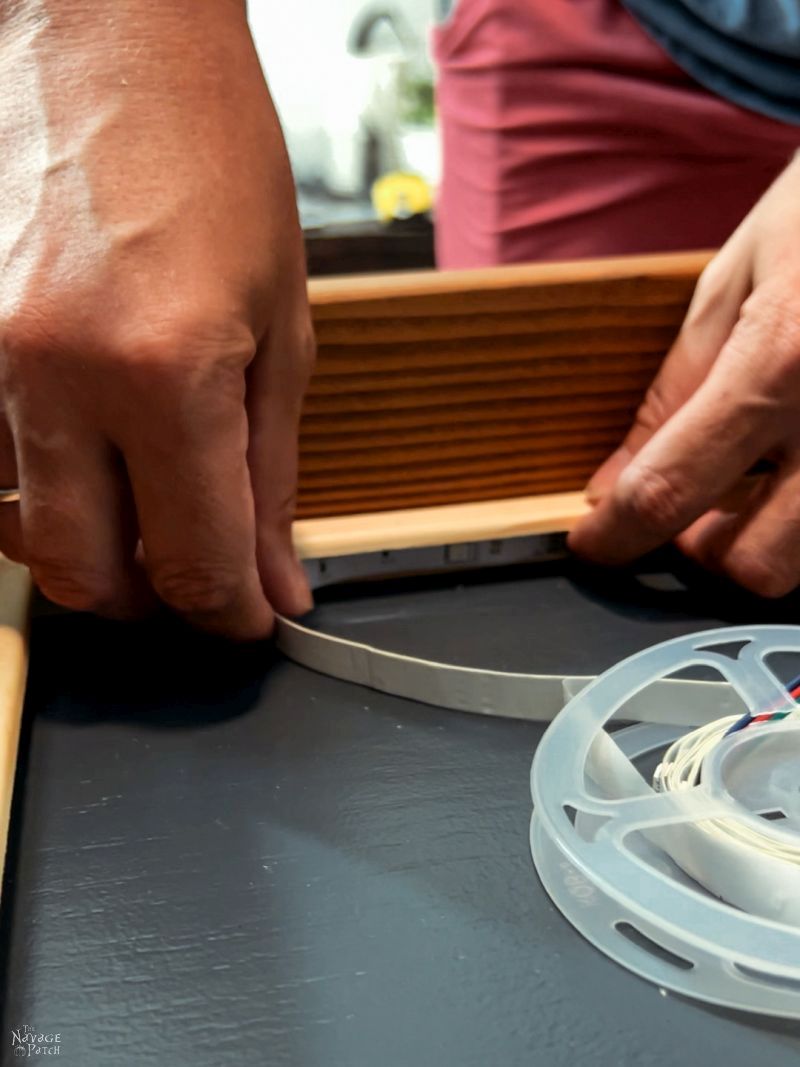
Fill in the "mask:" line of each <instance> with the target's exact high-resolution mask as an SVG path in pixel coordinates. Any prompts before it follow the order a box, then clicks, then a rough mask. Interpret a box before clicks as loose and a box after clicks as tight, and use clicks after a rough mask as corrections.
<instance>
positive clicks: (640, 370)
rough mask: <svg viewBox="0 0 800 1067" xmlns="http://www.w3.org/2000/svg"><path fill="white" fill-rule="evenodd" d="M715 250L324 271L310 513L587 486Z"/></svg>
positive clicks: (305, 474) (316, 301)
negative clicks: (339, 273) (363, 272)
mask: <svg viewBox="0 0 800 1067" xmlns="http://www.w3.org/2000/svg"><path fill="white" fill-rule="evenodd" d="M708 258H709V254H708V253H703V252H699V253H691V254H679V255H667V256H647V257H635V258H623V259H615V260H597V261H582V262H578V263H564V264H544V265H536V266H522V267H499V268H492V269H488V270H480V271H465V272H435V271H423V272H418V273H412V274H394V275H375V276H365V277H349V278H331V279H316V280H312V281H311V282H310V283H309V293H310V297H311V305H312V311H313V316H314V323H315V329H316V334H317V341H318V345H319V356H318V363H317V368H316V372H315V374H314V376H313V379H312V382H311V386H310V389H309V391H308V395H307V398H306V403H305V408H304V414H303V419H302V425H301V435H300V493H299V507H298V516H299V517H300V518H308V517H311V516H320V515H335V514H347V513H358V512H372V511H384V510H391V509H394V508H415V507H426V506H432V505H437V504H450V503H458V502H462V501H474V500H490V499H498V498H502V497H517V496H526V495H529V494H538V493H554V492H564V491H568V490H576V489H579V488H581V487H582V486H583V485H584V483H585V481H586V479H587V478H588V476H589V475H590V474H591V472H592V471H593V470H594V469H595V467H596V466H597V465H598V464H599V463H600V462H601V461H602V459H603V458H604V457H605V456H606V455H607V454H608V453H609V452H610V451H611V450H612V449H613V447H614V446H615V445H616V444H617V443H618V441H619V440H620V438H621V437H622V435H623V434H624V432H625V430H626V428H627V427H628V425H629V423H630V420H631V417H632V416H633V413H634V412H635V410H636V407H637V405H638V403H639V401H640V400H641V398H642V395H643V393H644V391H645V390H646V388H647V386H648V384H649V383H650V381H651V380H652V377H653V374H654V373H655V371H656V369H657V367H658V365H659V363H660V362H661V360H662V359H663V357H664V354H665V352H666V351H667V349H668V348H669V345H670V343H671V341H672V340H673V338H674V337H675V334H676V332H677V330H678V328H679V327H680V324H681V322H682V319H683V316H684V313H685V311H686V307H687V305H688V302H689V300H690V298H691V294H692V291H693V288H694V285H695V282H696V280H697V277H698V274H699V272H700V271H701V270H702V268H703V266H704V265H705V263H706V262H707V261H708Z"/></svg>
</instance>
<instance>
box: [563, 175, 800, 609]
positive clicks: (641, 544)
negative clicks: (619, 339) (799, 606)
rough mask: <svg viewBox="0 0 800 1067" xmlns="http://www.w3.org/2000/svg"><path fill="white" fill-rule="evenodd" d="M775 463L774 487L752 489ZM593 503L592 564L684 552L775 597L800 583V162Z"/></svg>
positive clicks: (602, 474) (696, 310)
mask: <svg viewBox="0 0 800 1067" xmlns="http://www.w3.org/2000/svg"><path fill="white" fill-rule="evenodd" d="M763 459H766V460H769V461H771V463H772V470H771V472H770V474H769V475H767V476H762V477H759V478H747V479H746V478H745V475H746V474H747V472H748V470H750V468H751V467H752V466H753V465H754V464H755V463H757V462H758V461H759V460H763ZM737 492H738V499H737V500H736V501H735V502H733V499H732V497H733V494H735V493H737ZM587 495H588V496H589V499H590V501H591V502H592V503H593V504H595V507H594V510H593V511H592V513H591V514H590V515H588V516H587V517H586V518H585V519H584V520H583V521H582V522H581V523H580V524H579V525H578V526H577V527H576V529H575V530H574V531H573V533H572V534H571V536H570V546H571V547H572V548H573V549H574V551H575V552H577V553H578V554H579V555H581V556H585V557H587V558H589V559H592V560H595V561H597V562H600V563H609V564H614V563H625V562H627V561H629V560H632V559H635V558H636V557H638V556H641V555H643V554H644V553H645V552H648V551H650V550H651V549H654V548H656V547H657V546H659V545H661V544H664V543H665V542H667V541H670V540H673V539H674V540H675V541H676V542H677V544H678V546H679V547H680V548H681V549H682V550H683V551H684V552H685V553H686V554H687V555H688V556H690V557H692V558H693V559H695V560H696V561H698V562H700V563H701V564H703V565H704V566H706V567H709V568H710V569H712V570H715V571H718V572H721V573H724V574H726V575H728V576H729V577H731V578H733V579H734V581H736V582H738V583H740V584H741V585H743V586H745V587H746V588H748V589H750V590H752V591H753V592H756V593H759V594H761V595H763V596H782V595H784V594H786V593H788V592H790V591H791V590H792V589H794V588H795V586H797V585H798V584H800V156H799V157H796V158H795V160H794V162H793V163H792V164H791V165H790V166H789V167H788V168H787V170H785V171H784V173H783V174H782V175H781V176H780V177H779V178H778V180H777V181H776V182H775V183H774V184H773V185H772V187H771V188H770V189H769V190H768V191H767V193H766V194H765V195H764V196H763V197H762V199H761V200H760V201H759V202H758V204H757V205H756V206H755V207H754V208H753V210H752V211H751V212H750V214H749V215H748V216H747V218H746V219H745V220H744V222H743V223H742V224H741V225H740V226H739V228H738V229H737V230H736V232H735V233H734V234H733V236H732V237H731V238H730V239H729V241H728V242H727V243H726V244H725V246H724V247H723V248H722V249H721V251H720V252H719V253H718V254H717V255H716V256H715V257H714V259H713V260H712V261H711V263H710V264H709V265H708V267H707V268H706V269H705V271H704V272H703V274H702V276H701V277H700V280H699V282H698V285H697V289H696V291H695V295H694V298H693V300H692V303H691V306H690V308H689V311H688V313H687V316H686V320H685V322H684V324H683V327H682V329H681V331H680V334H679V336H678V338H677V340H676V341H675V344H674V345H673V347H672V349H671V351H670V353H669V355H668V356H667V359H666V361H665V362H664V365H663V367H662V369H661V370H660V371H659V374H658V376H657V377H656V380H655V381H654V383H653V385H652V387H651V388H650V390H649V392H648V394H647V397H646V398H645V401H644V403H643V404H642V406H641V408H640V409H639V412H638V413H637V416H636V420H635V423H634V426H633V427H632V429H631V430H630V432H629V434H628V436H627V438H626V439H625V441H624V442H623V444H622V446H621V447H620V448H619V449H618V450H617V451H616V452H615V453H614V454H613V455H612V456H611V457H610V459H608V460H607V461H606V462H605V463H604V464H603V466H602V467H601V468H600V469H599V470H598V471H597V473H596V474H595V475H594V477H593V478H592V480H591V481H590V483H589V486H588V487H587Z"/></svg>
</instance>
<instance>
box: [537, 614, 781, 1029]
mask: <svg viewBox="0 0 800 1067" xmlns="http://www.w3.org/2000/svg"><path fill="white" fill-rule="evenodd" d="M776 653H800V627H787V626H754V627H735V628H729V629H720V630H711V631H707V632H705V633H700V634H693V635H691V636H688V637H681V638H677V639H675V640H673V641H668V642H665V643H664V644H661V645H657V646H655V647H654V648H651V649H648V650H647V651H645V652H641V653H639V654H638V655H635V656H632V657H631V658H629V659H627V660H625V661H623V662H622V663H620V664H618V665H617V666H615V667H613V668H612V669H611V670H609V671H607V672H606V673H605V674H603V675H601V676H600V677H599V678H598V679H596V680H595V681H593V682H592V683H590V684H589V685H588V686H587V687H586V688H585V689H583V690H582V691H581V692H580V693H578V695H576V696H574V697H573V699H572V700H570V702H569V703H568V704H567V706H566V707H565V708H564V710H563V711H562V712H561V714H560V715H558V716H557V718H556V719H555V720H554V721H553V723H552V724H551V725H550V726H549V727H548V729H547V731H546V733H545V736H544V738H543V740H542V741H541V743H540V745H539V747H538V749H537V752H536V757H535V759H534V761H533V767H532V769H531V791H532V794H533V802H534V811H533V818H532V820H531V850H532V853H533V859H534V863H535V865H536V869H537V871H538V873H539V877H540V878H541V880H542V883H543V885H544V887H545V889H546V890H547V892H548V893H549V894H550V896H551V898H552V899H553V901H554V902H555V904H556V905H557V906H558V908H559V909H560V910H561V911H562V912H563V914H564V915H565V916H566V918H567V919H569V921H570V922H571V923H572V924H573V925H574V926H575V927H576V929H578V930H579V931H580V933H581V934H583V936H584V937H586V938H587V939H588V940H589V941H591V942H592V943H593V944H594V945H596V946H597V947H598V948H599V949H601V950H602V951H603V952H605V953H606V954H607V955H608V956H610V957H611V958H612V959H614V960H616V961H617V962H618V963H620V964H622V965H623V966H625V967H627V968H628V969H630V970H631V971H634V972H635V973H637V974H639V975H641V976H643V977H645V978H647V979H649V980H650V981H652V982H655V983H657V984H658V985H659V986H661V987H663V988H664V989H669V990H673V991H675V992H678V993H683V994H686V995H688V996H691V997H696V998H698V999H700V1000H704V1001H708V1002H711V1003H714V1004H719V1005H725V1006H727V1007H732V1008H738V1009H742V1010H745V1011H754V1012H761V1013H764V1014H767V1015H774V1016H784V1017H790V1018H800V862H798V859H799V858H800V719H798V718H795V717H792V718H788V719H784V720H783V721H781V722H775V723H765V724H763V725H759V726H751V727H748V728H747V729H744V730H741V731H739V732H738V733H734V734H732V735H731V736H729V737H725V738H723V739H722V740H720V741H719V742H718V743H717V744H715V745H714V746H713V748H711V749H710V751H709V752H708V755H707V756H706V758H705V760H704V762H703V765H702V774H701V779H700V782H699V784H697V785H695V786H690V787H687V788H681V789H677V790H675V791H668V792H662V791H658V790H656V789H655V788H654V787H653V785H652V784H651V782H652V776H653V769H654V765H655V763H657V762H658V761H659V759H660V758H661V756H662V755H663V753H664V751H665V750H666V748H667V746H669V745H670V744H671V743H672V742H673V741H675V740H676V739H677V738H680V737H682V736H684V735H686V734H688V733H690V732H691V731H693V730H694V729H696V728H697V727H700V726H703V725H705V724H707V723H708V722H710V721H712V720H713V719H714V718H718V717H720V716H722V715H723V714H724V713H726V712H729V711H730V708H729V707H727V708H722V707H720V709H718V710H717V712H716V714H714V713H713V711H711V710H710V709H709V708H708V706H706V707H705V708H703V707H701V706H700V704H699V703H698V705H697V707H696V708H695V707H693V706H692V699H693V698H692V695H691V693H688V697H687V702H686V703H685V704H683V706H681V707H676V715H675V719H676V725H675V726H674V727H672V726H668V725H658V724H646V723H640V724H639V725H635V726H628V727H624V728H622V729H618V730H614V731H613V732H609V731H607V730H606V729H605V727H606V725H607V724H609V722H610V721H611V720H615V719H616V721H617V722H619V721H620V720H624V719H625V718H626V715H625V705H626V702H627V701H628V700H630V699H631V698H632V697H636V699H637V703H638V706H639V707H640V708H641V707H643V706H644V703H645V702H646V691H645V690H646V687H647V686H649V685H651V684H653V683H655V682H657V681H658V680H659V679H663V678H665V677H667V676H670V675H673V674H674V673H676V672H678V671H681V670H683V669H685V668H688V667H695V666H703V667H706V668H713V669H714V670H715V671H716V672H718V673H719V674H720V675H722V676H723V678H724V679H725V680H726V681H728V682H729V684H730V685H731V686H732V688H733V690H734V691H735V692H736V693H737V694H738V696H739V698H740V699H741V709H742V711H744V710H749V711H750V712H752V713H758V712H760V711H763V710H764V709H765V708H772V707H776V706H778V705H780V704H783V705H786V704H787V694H786V689H785V688H784V685H783V683H782V682H781V680H780V678H779V677H778V676H777V675H776V674H775V673H774V671H773V669H772V668H771V665H770V664H769V663H768V662H765V658H766V657H769V656H772V655H773V654H776ZM720 688H721V689H722V687H720ZM630 717H631V716H630V714H629V715H628V716H627V718H630ZM639 717H641V716H639ZM612 725H613V723H612ZM754 834H755V835H757V836H756V837H755V838H754V837H753V835H754ZM754 841H755V845H754V844H753V842H754ZM759 842H760V843H761V847H759Z"/></svg>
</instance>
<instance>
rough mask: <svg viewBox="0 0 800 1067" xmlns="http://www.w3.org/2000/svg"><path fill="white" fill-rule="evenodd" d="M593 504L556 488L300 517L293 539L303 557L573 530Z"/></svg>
mask: <svg viewBox="0 0 800 1067" xmlns="http://www.w3.org/2000/svg"><path fill="white" fill-rule="evenodd" d="M588 510H589V505H588V504H587V503H586V498H585V497H584V495H583V493H552V494H549V495H543V496H524V497H516V498H512V499H506V500H493V501H492V500H489V501H481V502H480V503H474V504H452V505H444V506H442V507H433V508H409V509H406V510H401V511H376V512H372V513H370V514H368V515H336V516H333V517H331V518H326V519H301V520H298V521H297V522H296V523H295V524H294V542H295V546H296V548H297V550H298V553H299V555H300V556H301V558H303V559H325V558H330V557H332V556H350V555H357V554H360V553H362V552H383V551H390V550H392V549H400V548H424V547H426V546H428V545H452V544H461V543H464V542H466V541H491V540H500V539H502V538H505V537H523V536H525V535H526V534H545V533H558V532H561V531H564V530H570V529H571V528H572V526H573V525H574V524H575V523H576V522H577V520H578V519H579V518H581V516H583V515H585V514H586V513H587V511H588Z"/></svg>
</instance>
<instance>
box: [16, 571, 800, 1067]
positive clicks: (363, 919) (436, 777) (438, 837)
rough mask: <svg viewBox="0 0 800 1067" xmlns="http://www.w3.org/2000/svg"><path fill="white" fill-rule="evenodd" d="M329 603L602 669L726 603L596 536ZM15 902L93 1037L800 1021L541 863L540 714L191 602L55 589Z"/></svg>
mask: <svg viewBox="0 0 800 1067" xmlns="http://www.w3.org/2000/svg"><path fill="white" fill-rule="evenodd" d="M315 619H316V620H317V621H318V622H319V624H320V625H322V626H325V627H327V628H328V629H329V630H331V631H334V632H338V633H343V634H348V635H352V636H354V637H357V638H361V639H366V640H371V641H374V642H376V643H381V644H383V645H384V646H386V647H391V648H395V649H397V650H399V651H407V652H411V653H417V654H422V655H427V656H432V657H435V658H441V659H447V660H450V661H452V662H461V663H468V664H472V665H476V666H477V665H480V666H487V667H495V668H500V669H511V670H532V671H535V670H541V671H548V672H565V673H583V672H592V671H599V670H601V669H603V668H605V667H608V666H610V665H611V664H612V663H614V662H615V661H617V660H618V659H619V658H620V657H622V656H623V655H625V654H628V653H630V652H633V651H635V650H637V649H640V648H643V647H645V646H647V645H648V644H652V643H653V642H655V641H658V640H661V639H664V638H667V637H670V636H674V635H677V634H681V633H685V632H689V631H691V630H695V629H701V628H705V627H707V626H712V625H717V624H718V623H721V622H752V621H777V620H779V619H780V620H792V621H797V620H798V619H800V608H799V607H798V603H797V601H796V600H795V601H789V602H785V603H781V604H767V605H760V604H757V603H756V602H754V601H752V600H749V599H747V598H744V597H741V598H740V597H737V596H732V595H730V594H729V593H726V592H725V591H724V590H722V589H720V588H718V587H716V586H715V585H713V584H700V585H699V586H696V587H695V586H693V585H690V588H689V589H688V590H687V589H686V588H683V587H682V586H681V585H680V584H679V583H677V582H676V581H674V580H673V579H671V578H669V577H667V578H665V577H661V576H658V575H644V576H641V577H638V578H637V577H636V576H634V575H619V574H614V575H598V574H594V573H592V572H591V571H587V570H583V569H580V568H577V567H575V566H572V565H562V566H560V567H558V568H555V569H554V568H549V569H548V568H541V569H539V570H532V571H528V572H524V571H523V572H519V571H517V572H514V573H508V574H504V575H497V574H495V575H494V576H493V577H492V580H491V581H478V582H465V583H464V584H463V585H460V586H455V585H452V584H448V585H436V584H434V585H432V586H431V585H425V584H424V583H420V584H418V585H414V586H412V585H408V584H407V585H405V586H403V585H401V586H399V587H393V588H383V587H377V588H374V589H371V590H369V591H368V592H364V591H361V592H359V593H358V594H357V595H350V596H348V597H345V598H343V599H339V600H338V601H333V600H331V601H330V602H326V603H323V604H322V605H321V606H320V607H318V608H317V611H316V613H315ZM32 649H33V655H32V669H31V682H30V689H29V698H28V704H27V709H26V719H25V729H24V734H23V741H22V751H21V758H20V772H19V777H18V783H17V792H16V799H15V809H14V816H13V827H12V840H11V849H10V853H9V863H8V870H7V875H6V884H5V889H4V900H3V911H2V921H1V923H0V937H1V940H0V966H2V972H1V973H0V981H1V982H2V985H0V990H2V993H3V1007H2V1031H1V1032H0V1063H3V1064H5V1063H11V1062H19V1061H18V1060H16V1059H13V1057H12V1055H11V1038H10V1031H11V1029H12V1028H16V1027H18V1026H21V1025H23V1024H27V1025H31V1026H34V1027H36V1028H38V1029H41V1030H48V1031H57V1032H60V1034H61V1042H62V1046H61V1053H60V1062H62V1063H65V1064H76V1065H77V1064H80V1065H81V1067H95V1065H96V1067H101V1065H102V1067H129V1065H130V1067H133V1065H136V1067H145V1065H149V1064H159V1065H161V1064H168V1065H170V1067H183V1065H187V1067H188V1065H193V1067H206V1065H207V1067H225V1065H228V1064H231V1065H234V1064H240V1063H261V1064H269V1065H272V1064H275V1065H278V1064H292V1065H303V1067H317V1065H324V1067H338V1065H342V1067H374V1065H378V1064H380V1065H386V1067H411V1065H414V1067H417V1065H431V1067H433V1065H437V1067H439V1065H444V1067H449V1065H453V1067H487V1065H490V1067H494V1065H517V1064H520V1065H523V1064H525V1065H527V1064H541V1065H547V1067H550V1065H554V1067H556V1065H560V1064H565V1065H566V1064H569V1065H576V1064H592V1065H599V1067H606V1065H615V1064H634V1063H635V1064H641V1065H654V1067H655V1065H658V1067H661V1065H664V1067H666V1065H673V1064H677V1063H679V1062H680V1063H683V1064H687V1065H693V1064H700V1063H704V1064H705V1063H707V1062H709V1058H710V1057H713V1061H715V1062H718V1063H720V1064H754V1063H756V1064H758V1065H759V1067H773V1065H783V1064H786V1065H789V1064H792V1065H795V1064H797V1062H798V1057H800V1024H792V1023H786V1022H780V1021H773V1022H770V1021H768V1020H767V1021H765V1020H759V1019H755V1018H750V1017H746V1016H743V1015H737V1014H733V1013H729V1012H725V1011H720V1010H715V1009H711V1008H708V1007H703V1006H701V1005H698V1004H694V1003H690V1002H688V1001H683V1000H681V999H680V998H677V997H673V996H668V997H664V996H662V995H660V994H659V992H658V990H657V989H655V988H654V987H652V986H650V985H649V984H647V983H646V982H644V981H642V980H640V979H637V978H636V977H634V976H632V975H630V974H628V973H627V972H625V971H623V970H622V969H620V968H619V967H617V966H616V965H615V964H613V963H611V962H610V961H608V960H607V959H605V958H604V957H603V956H601V955H600V954H599V953H598V952H596V951H595V950H594V949H592V948H591V947H590V946H589V945H587V944H586V943H585V942H584V941H582V940H581V938H580V937H579V936H578V934H577V933H575V932H574V931H573V930H572V928H571V927H570V926H569V925H568V924H567V923H566V922H565V921H564V920H563V919H562V918H561V916H560V915H559V914H558V913H557V912H556V911H555V909H554V908H553V906H552V905H551V904H550V902H549V900H548V898H547V896H546V894H545V893H544V891H543V890H542V888H541V886H540V885H539V883H538V881H537V879H536V876H535V872H534V870H533V867H532V863H531V859H530V855H529V851H528V843H527V830H528V819H529V815H530V799H529V793H528V771H529V765H530V761H531V757H532V754H533V751H534V749H535V747H536V743H537V741H538V739H539V737H540V736H541V729H540V728H539V727H537V726H535V725H531V724H526V723H520V722H512V721H500V720H489V719H486V718H482V717H479V716H470V715H464V714H457V713H454V712H447V711H440V710H437V709H434V708H429V707H423V706H420V705H416V704H413V703H410V702H407V701H403V700H399V699H395V698H391V697H387V696H383V695H380V694H377V693H374V692H371V691H368V690H365V689H361V688H358V687H355V686H352V685H348V684H345V683H342V682H338V681H335V680H333V679H329V678H325V677H322V676H319V675H316V674H314V673H312V672H310V671H308V670H305V669H303V668H301V667H298V666H296V665H294V664H291V663H288V662H286V661H285V660H283V659H282V658H281V657H280V656H278V655H277V654H275V653H274V652H272V650H271V649H270V648H269V647H267V646H262V647H258V648H249V649H234V648H230V647H227V646H225V645H224V644H222V643H218V642H214V641H210V640H206V639H203V638H202V637H199V636H197V635H195V634H191V633H189V632H188V631H187V630H186V629H184V628H182V627H180V626H179V625H177V624H174V623H171V622H169V621H166V620H160V621H156V622H151V623H149V624H147V625H142V626H122V625H114V624H111V623H106V622H101V621H98V620H94V619H90V618H86V617H80V616H70V615H49V614H42V615H41V616H40V617H39V618H37V619H36V621H35V624H34V630H33V642H32Z"/></svg>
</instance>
